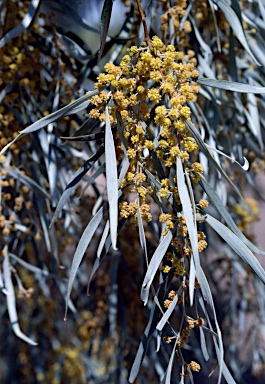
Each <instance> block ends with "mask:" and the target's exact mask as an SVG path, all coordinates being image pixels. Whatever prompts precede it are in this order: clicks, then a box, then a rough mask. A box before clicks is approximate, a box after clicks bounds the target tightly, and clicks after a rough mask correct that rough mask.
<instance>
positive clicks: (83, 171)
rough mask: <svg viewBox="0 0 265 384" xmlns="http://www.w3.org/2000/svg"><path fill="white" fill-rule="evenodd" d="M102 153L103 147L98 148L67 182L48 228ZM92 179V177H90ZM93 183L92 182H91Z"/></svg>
mask: <svg viewBox="0 0 265 384" xmlns="http://www.w3.org/2000/svg"><path fill="white" fill-rule="evenodd" d="M103 153H104V147H103V146H101V147H99V149H98V151H97V152H96V153H94V154H93V155H92V156H91V157H90V158H89V159H88V160H87V161H86V162H85V163H84V164H83V165H82V166H81V167H80V168H79V169H78V170H77V171H76V173H75V174H74V176H73V177H72V178H71V180H70V181H69V183H68V185H67V187H66V188H65V190H64V191H63V194H62V196H61V197H60V200H59V203H58V205H57V207H56V210H55V212H54V215H53V218H52V221H51V224H50V227H51V226H52V225H53V224H54V222H55V221H56V220H57V218H58V216H59V214H60V213H61V211H62V209H63V207H64V205H65V203H66V201H67V200H68V198H69V197H70V196H71V195H72V194H73V193H74V191H75V189H76V187H77V184H78V183H79V181H80V180H81V179H82V178H83V176H84V175H85V174H86V173H87V172H88V170H89V169H90V168H91V166H92V165H93V164H94V163H95V162H96V161H97V160H98V159H99V158H100V156H101V155H102V154H103ZM92 178H93V176H92ZM92 182H93V181H92Z"/></svg>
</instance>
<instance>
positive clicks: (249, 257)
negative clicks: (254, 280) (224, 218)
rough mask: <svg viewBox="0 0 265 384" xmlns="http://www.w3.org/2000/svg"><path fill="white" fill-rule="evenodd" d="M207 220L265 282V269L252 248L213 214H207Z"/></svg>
mask: <svg viewBox="0 0 265 384" xmlns="http://www.w3.org/2000/svg"><path fill="white" fill-rule="evenodd" d="M205 220H206V222H207V223H208V224H209V225H210V226H211V227H212V228H213V229H214V230H215V232H217V233H218V234H219V236H221V237H222V238H223V239H224V241H225V242H226V243H227V244H228V245H230V247H231V248H232V249H233V250H234V251H235V252H236V253H237V254H238V255H239V256H240V257H241V258H242V259H243V260H244V261H245V262H246V263H247V264H248V265H249V266H250V267H251V268H252V269H253V271H254V272H255V273H256V274H257V276H258V277H259V278H260V280H261V281H262V282H263V283H264V284H265V271H264V269H263V267H262V266H261V264H260V262H259V261H258V259H257V258H256V257H255V255H254V254H253V253H252V252H251V251H250V249H249V248H248V247H247V246H246V245H245V244H244V243H243V241H242V240H240V239H239V238H238V237H237V236H236V235H235V234H234V233H233V232H232V231H231V230H230V229H229V228H227V227H226V226H225V225H224V224H222V223H220V221H218V220H216V219H215V218H214V217H212V216H211V215H209V214H207V216H206V218H205Z"/></svg>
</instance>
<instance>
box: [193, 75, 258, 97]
mask: <svg viewBox="0 0 265 384" xmlns="http://www.w3.org/2000/svg"><path fill="white" fill-rule="evenodd" d="M197 82H198V83H199V84H201V85H205V86H207V87H212V88H218V89H224V90H226V91H234V92H240V93H255V94H260V95H262V94H264V93H265V87H257V86H256V85H248V84H243V83H237V82H235V81H227V80H216V79H208V78H203V77H200V78H199V79H198V80H197Z"/></svg>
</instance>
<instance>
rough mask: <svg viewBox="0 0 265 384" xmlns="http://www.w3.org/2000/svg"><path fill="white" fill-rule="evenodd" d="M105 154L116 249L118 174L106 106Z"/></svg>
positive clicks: (112, 236)
mask: <svg viewBox="0 0 265 384" xmlns="http://www.w3.org/2000/svg"><path fill="white" fill-rule="evenodd" d="M105 111H106V112H105V113H106V131H105V156H106V183H107V192H108V202H109V218H110V235H111V241H112V247H113V249H117V247H116V242H117V226H118V174H117V165H116V153H115V145H114V140H113V135H112V131H111V126H110V121H109V112H108V107H106V110H105Z"/></svg>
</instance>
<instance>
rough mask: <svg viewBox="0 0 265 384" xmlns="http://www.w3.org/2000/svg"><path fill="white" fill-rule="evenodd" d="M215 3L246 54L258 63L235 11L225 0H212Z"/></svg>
mask: <svg viewBox="0 0 265 384" xmlns="http://www.w3.org/2000/svg"><path fill="white" fill-rule="evenodd" d="M213 2H214V3H215V4H217V6H218V7H219V8H220V9H221V10H222V12H223V14H224V15H225V18H226V20H227V21H228V23H229V25H230V27H231V28H232V29H233V31H234V33H235V35H236V37H237V38H238V40H239V41H240V43H241V44H242V45H243V47H244V48H245V50H246V51H247V52H248V54H249V55H250V56H251V58H252V60H253V61H254V62H255V63H256V64H258V65H259V63H258V62H257V60H256V58H255V56H254V55H253V53H252V52H251V50H250V48H249V45H248V42H247V40H246V37H245V33H244V30H243V28H242V25H241V23H240V21H239V19H238V17H237V15H236V13H235V11H234V10H233V9H232V8H231V7H230V6H229V5H228V3H227V2H226V1H225V0H213Z"/></svg>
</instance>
